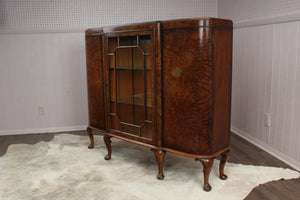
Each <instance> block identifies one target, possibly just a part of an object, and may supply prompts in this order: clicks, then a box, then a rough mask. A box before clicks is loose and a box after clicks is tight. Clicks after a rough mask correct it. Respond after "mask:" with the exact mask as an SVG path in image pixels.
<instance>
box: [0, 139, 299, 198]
mask: <svg viewBox="0 0 300 200" xmlns="http://www.w3.org/2000/svg"><path fill="white" fill-rule="evenodd" d="M95 141H97V142H98V143H99V144H98V145H96V146H95V148H94V149H88V148H87V145H88V143H89V139H88V137H86V136H78V135H71V134H58V135H56V136H55V138H54V139H53V140H52V141H50V142H38V143H37V144H34V145H28V144H16V145H11V146H10V147H9V149H8V151H7V153H6V154H5V155H4V156H2V157H0V199H3V200H4V199H5V200H21V199H22V200H42V199H43V200H56V199H64V200H79V199H80V200H81V199H82V200H90V199H97V200H106V199H107V200H125V199H126V200H135V199H143V200H144V199H145V200H154V199H155V200H166V199H172V200H176V199H178V200H183V199H184V200H189V199H197V200H199V199H214V200H216V199H222V200H225V199H229V200H234V199H237V200H240V199H243V198H244V197H246V196H247V194H248V193H249V192H250V191H251V190H252V189H253V188H254V187H255V186H257V185H259V184H262V183H265V182H268V181H272V180H278V179H281V178H284V179H291V178H297V177H299V173H298V172H296V171H293V170H290V169H282V168H275V167H262V166H249V165H241V164H232V163H227V164H226V166H225V173H226V174H227V175H228V179H227V180H225V181H224V180H221V179H219V178H218V164H219V161H218V160H215V163H214V167H213V169H212V171H211V174H210V184H211V186H212V190H211V191H210V192H205V191H203V189H202V185H203V174H202V165H201V163H200V162H195V161H194V159H192V158H186V157H183V156H178V155H174V154H171V153H167V155H166V157H165V165H164V174H165V179H164V180H162V181H160V180H157V179H156V173H157V164H156V159H155V157H154V154H153V152H151V151H150V150H149V149H147V148H144V147H141V146H138V145H134V144H130V143H127V142H123V141H120V140H116V139H112V149H113V153H112V159H111V160H109V161H105V160H104V159H103V158H104V156H105V155H106V152H107V151H106V147H105V145H104V143H103V142H102V136H95Z"/></svg>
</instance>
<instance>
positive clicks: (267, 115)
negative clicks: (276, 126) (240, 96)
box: [264, 113, 271, 127]
mask: <svg viewBox="0 0 300 200" xmlns="http://www.w3.org/2000/svg"><path fill="white" fill-rule="evenodd" d="M264 124H265V127H270V125H271V116H270V113H265V116H264Z"/></svg>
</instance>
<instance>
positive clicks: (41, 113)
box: [39, 106, 45, 115]
mask: <svg viewBox="0 0 300 200" xmlns="http://www.w3.org/2000/svg"><path fill="white" fill-rule="evenodd" d="M39 115H45V108H44V106H39Z"/></svg>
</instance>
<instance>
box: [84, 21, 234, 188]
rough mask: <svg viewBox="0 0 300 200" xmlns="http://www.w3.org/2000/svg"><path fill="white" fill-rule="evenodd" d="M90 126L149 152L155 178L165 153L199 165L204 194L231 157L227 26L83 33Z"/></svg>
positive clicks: (180, 24) (163, 25)
mask: <svg viewBox="0 0 300 200" xmlns="http://www.w3.org/2000/svg"><path fill="white" fill-rule="evenodd" d="M85 34H86V58H87V79H88V105H89V126H88V128H87V132H88V134H89V136H90V141H91V144H90V146H89V148H93V146H94V139H93V135H92V130H95V131H102V132H104V142H105V144H106V146H107V149H108V154H107V155H106V156H105V159H106V160H109V159H110V158H111V152H112V150H111V140H110V138H111V137H115V138H118V139H121V140H125V141H128V142H132V143H135V144H138V145H142V146H145V147H148V148H150V149H152V150H153V152H154V154H155V156H156V159H157V164H158V175H157V178H158V179H163V178H164V175H163V162H164V156H165V153H166V152H171V153H175V154H179V155H183V156H188V157H192V158H195V159H196V160H198V161H200V162H201V163H202V164H203V172H204V186H203V188H204V190H206V191H209V190H211V186H210V185H209V174H210V170H211V168H212V165H213V160H214V158H215V157H216V156H218V155H221V161H220V166H219V173H220V178H221V179H226V178H227V177H226V175H225V174H224V165H225V162H226V160H227V158H228V156H229V136H230V134H229V133H230V131H229V130H230V106H231V69H232V67H231V65H232V61H231V60H232V22H231V21H230V20H223V19H214V18H193V19H181V20H171V21H156V22H148V23H139V24H129V25H123V26H108V27H104V28H98V29H88V30H86V32H85Z"/></svg>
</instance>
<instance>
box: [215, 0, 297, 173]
mask: <svg viewBox="0 0 300 200" xmlns="http://www.w3.org/2000/svg"><path fill="white" fill-rule="evenodd" d="M250 2H251V4H250ZM228 4H231V8H230V7H229V5H228ZM218 6H219V7H218V14H219V15H218V17H226V18H231V17H230V16H232V19H233V20H234V21H235V23H236V24H235V27H236V28H235V29H234V43H233V96H232V129H233V130H234V131H236V132H237V133H239V134H241V135H242V136H244V137H246V138H247V139H249V140H250V141H252V142H254V143H256V144H258V145H260V146H261V147H262V148H264V149H265V150H267V151H269V152H270V153H272V154H274V155H276V156H277V157H279V158H281V159H282V160H284V161H286V162H288V163H289V164H291V165H292V166H294V167H295V168H297V169H300V145H299V141H300V123H299V122H300V121H299V119H300V114H299V113H300V67H299V66H300V21H299V19H300V17H299V18H298V17H297V15H294V14H295V13H297V12H300V9H299V7H300V1H292V0H285V1H277V0H276V1H275V0H272V1H271V0H263V1H258V0H253V1H238V0H223V1H218ZM223 6H224V7H223ZM271 16H274V17H273V18H272V17H271ZM278 16H281V17H278ZM286 16H289V18H287V17H286ZM292 16H293V17H292ZM291 17H292V18H291ZM260 19H261V20H260ZM245 20H248V22H247V23H244V21H245ZM251 20H252V21H251ZM262 24H267V25H262ZM244 26H246V27H244ZM266 113H269V114H270V120H271V121H270V122H271V123H270V127H266V126H265V124H264V122H265V114H266Z"/></svg>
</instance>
